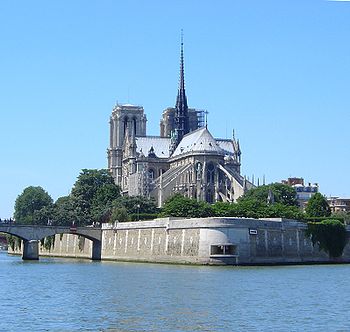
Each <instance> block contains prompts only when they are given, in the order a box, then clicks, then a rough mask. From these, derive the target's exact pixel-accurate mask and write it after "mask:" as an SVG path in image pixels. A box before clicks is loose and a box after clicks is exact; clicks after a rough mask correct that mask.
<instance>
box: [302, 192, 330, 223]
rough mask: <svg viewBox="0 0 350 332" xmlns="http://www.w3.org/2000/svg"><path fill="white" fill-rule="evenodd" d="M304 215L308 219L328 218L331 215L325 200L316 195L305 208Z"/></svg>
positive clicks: (321, 196)
mask: <svg viewBox="0 0 350 332" xmlns="http://www.w3.org/2000/svg"><path fill="white" fill-rule="evenodd" d="M305 212H306V215H307V216H308V217H313V218H315V217H329V216H330V215H331V209H330V207H329V205H328V202H327V200H326V198H325V197H324V196H323V195H322V194H320V193H316V194H315V195H313V196H312V197H311V198H310V199H309V201H308V203H307V205H306V208H305Z"/></svg>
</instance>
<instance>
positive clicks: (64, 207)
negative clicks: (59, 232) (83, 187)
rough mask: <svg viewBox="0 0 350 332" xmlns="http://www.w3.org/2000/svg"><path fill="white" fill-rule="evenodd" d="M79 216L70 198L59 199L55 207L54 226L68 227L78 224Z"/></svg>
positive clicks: (53, 214)
mask: <svg viewBox="0 0 350 332" xmlns="http://www.w3.org/2000/svg"><path fill="white" fill-rule="evenodd" d="M78 220H79V219H78V216H77V213H76V212H75V210H74V206H73V202H72V198H71V197H70V196H63V197H59V198H58V199H57V200H56V202H55V203H54V205H53V213H52V225H58V226H67V225H72V224H73V223H74V224H78Z"/></svg>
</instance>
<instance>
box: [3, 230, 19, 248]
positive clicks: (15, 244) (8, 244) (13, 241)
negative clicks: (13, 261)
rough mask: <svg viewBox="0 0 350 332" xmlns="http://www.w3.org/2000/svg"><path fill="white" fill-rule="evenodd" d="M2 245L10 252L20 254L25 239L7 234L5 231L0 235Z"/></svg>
mask: <svg viewBox="0 0 350 332" xmlns="http://www.w3.org/2000/svg"><path fill="white" fill-rule="evenodd" d="M0 240H1V241H0V245H1V246H2V247H3V248H4V249H5V250H6V249H7V250H8V251H9V252H11V251H12V252H13V253H19V252H20V251H21V250H22V244H23V243H22V241H23V240H24V238H22V237H20V236H17V235H14V234H12V233H7V232H6V231H5V230H3V231H1V234H0Z"/></svg>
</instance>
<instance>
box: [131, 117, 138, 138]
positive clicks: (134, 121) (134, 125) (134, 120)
mask: <svg viewBox="0 0 350 332" xmlns="http://www.w3.org/2000/svg"><path fill="white" fill-rule="evenodd" d="M132 125H133V130H134V135H135V136H136V134H137V133H136V118H133V119H132Z"/></svg>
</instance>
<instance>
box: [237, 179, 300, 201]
mask: <svg viewBox="0 0 350 332" xmlns="http://www.w3.org/2000/svg"><path fill="white" fill-rule="evenodd" d="M270 190H271V192H272V194H273V198H274V202H275V203H281V204H283V205H289V206H297V205H298V202H297V199H296V191H295V189H294V188H293V187H290V186H287V185H285V184H282V183H272V184H269V185H264V186H259V187H256V188H252V189H250V190H248V191H247V192H246V193H245V194H244V195H243V196H242V197H240V198H239V199H238V201H239V202H240V201H246V200H256V201H257V202H259V203H261V204H266V203H267V199H268V195H269V191H270Z"/></svg>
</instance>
